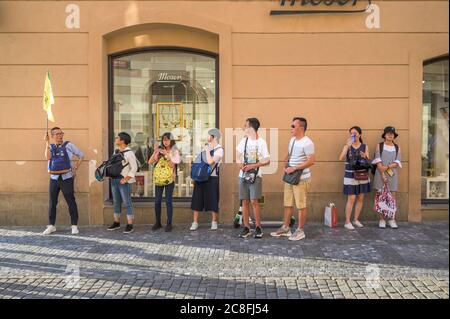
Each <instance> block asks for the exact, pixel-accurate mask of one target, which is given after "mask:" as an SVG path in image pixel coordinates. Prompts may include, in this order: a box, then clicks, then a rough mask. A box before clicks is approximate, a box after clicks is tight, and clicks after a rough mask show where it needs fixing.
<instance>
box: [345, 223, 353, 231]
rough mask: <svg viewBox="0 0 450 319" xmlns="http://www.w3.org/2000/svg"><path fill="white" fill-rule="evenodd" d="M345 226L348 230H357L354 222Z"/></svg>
mask: <svg viewBox="0 0 450 319" xmlns="http://www.w3.org/2000/svg"><path fill="white" fill-rule="evenodd" d="M344 227H345V229H348V230H355V227H353V225H352V223H348V224H345V225H344Z"/></svg>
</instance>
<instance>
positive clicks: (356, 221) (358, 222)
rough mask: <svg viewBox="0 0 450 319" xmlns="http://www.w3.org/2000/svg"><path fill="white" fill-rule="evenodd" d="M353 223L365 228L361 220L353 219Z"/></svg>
mask: <svg viewBox="0 0 450 319" xmlns="http://www.w3.org/2000/svg"><path fill="white" fill-rule="evenodd" d="M353 225H354V226H356V227H358V228H364V225H363V224H361V222H360V221H359V220H355V221H353Z"/></svg>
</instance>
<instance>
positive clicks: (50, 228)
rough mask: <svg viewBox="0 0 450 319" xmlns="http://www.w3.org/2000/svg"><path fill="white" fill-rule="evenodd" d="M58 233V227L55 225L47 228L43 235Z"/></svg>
mask: <svg viewBox="0 0 450 319" xmlns="http://www.w3.org/2000/svg"><path fill="white" fill-rule="evenodd" d="M55 231H56V227H55V226H53V225H48V226H47V228H46V229H45V230H44V232H43V233H42V235H45V236H46V235H50V234H52V233H54V232H55Z"/></svg>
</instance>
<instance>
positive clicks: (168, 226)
mask: <svg viewBox="0 0 450 319" xmlns="http://www.w3.org/2000/svg"><path fill="white" fill-rule="evenodd" d="M164 230H165V232H166V233H170V232H171V231H172V224H167V225H166V228H165V229H164Z"/></svg>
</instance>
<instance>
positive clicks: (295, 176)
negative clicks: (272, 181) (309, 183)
mask: <svg viewBox="0 0 450 319" xmlns="http://www.w3.org/2000/svg"><path fill="white" fill-rule="evenodd" d="M294 145H295V139H294V142H293V143H292V147H291V151H290V152H289V158H288V160H287V163H286V168H288V167H289V160H290V159H291V156H292V151H293V150H294ZM302 173H303V170H302V169H298V170H295V171H293V172H292V173H290V174H288V173H284V175H283V182H285V183H288V184H291V185H298V183H300V177H301V176H302Z"/></svg>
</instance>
